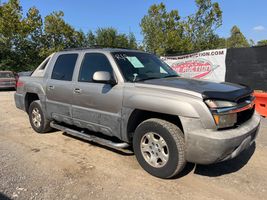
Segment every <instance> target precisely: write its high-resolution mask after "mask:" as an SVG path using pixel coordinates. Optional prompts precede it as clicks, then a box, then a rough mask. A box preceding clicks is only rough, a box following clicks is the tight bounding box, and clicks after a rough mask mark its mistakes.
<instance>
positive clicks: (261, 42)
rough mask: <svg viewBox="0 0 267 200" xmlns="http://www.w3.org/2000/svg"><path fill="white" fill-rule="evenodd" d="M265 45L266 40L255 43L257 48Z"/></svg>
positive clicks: (266, 43)
mask: <svg viewBox="0 0 267 200" xmlns="http://www.w3.org/2000/svg"><path fill="white" fill-rule="evenodd" d="M266 45H267V40H260V41H258V42H257V46H266Z"/></svg>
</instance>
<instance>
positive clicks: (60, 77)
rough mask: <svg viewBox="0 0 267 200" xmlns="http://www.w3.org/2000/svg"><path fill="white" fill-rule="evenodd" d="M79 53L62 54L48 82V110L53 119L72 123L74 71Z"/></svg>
mask: <svg viewBox="0 0 267 200" xmlns="http://www.w3.org/2000/svg"><path fill="white" fill-rule="evenodd" d="M77 60H78V53H64V54H60V55H59V56H58V57H57V59H56V61H55V64H54V67H53V70H52V73H51V76H50V78H48V79H47V83H46V95H47V100H46V106H47V108H46V109H47V112H48V115H49V116H50V117H52V118H53V119H55V120H57V121H60V122H65V123H68V124H72V119H71V104H72V98H73V82H72V77H73V72H74V69H75V66H76V62H77Z"/></svg>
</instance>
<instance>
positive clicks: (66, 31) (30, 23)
mask: <svg viewBox="0 0 267 200" xmlns="http://www.w3.org/2000/svg"><path fill="white" fill-rule="evenodd" d="M63 17H64V13H63V12H62V11H59V12H53V13H51V14H50V15H48V16H46V17H45V19H44V22H43V20H42V17H41V15H40V13H39V11H38V9H37V8H35V7H33V8H30V9H29V10H28V12H27V13H26V17H23V13H22V8H21V6H20V2H19V0H9V1H8V2H7V3H3V4H1V5H0V70H13V71H24V70H33V69H34V68H36V66H38V64H40V63H41V61H42V60H43V59H44V58H45V57H47V56H48V55H50V54H51V53H53V52H55V51H59V50H62V49H66V48H76V47H87V46H92V45H102V46H107V47H112V46H116V47H123V48H137V43H136V40H135V37H134V35H133V34H132V33H130V34H129V35H128V36H127V35H125V34H119V33H118V32H117V30H116V29H113V28H106V29H98V30H97V31H96V33H95V34H94V33H93V32H91V31H89V33H88V34H87V35H86V34H84V32H83V31H81V30H79V31H77V30H75V29H74V28H73V27H72V26H71V25H69V24H68V23H66V22H65V20H64V18H63Z"/></svg>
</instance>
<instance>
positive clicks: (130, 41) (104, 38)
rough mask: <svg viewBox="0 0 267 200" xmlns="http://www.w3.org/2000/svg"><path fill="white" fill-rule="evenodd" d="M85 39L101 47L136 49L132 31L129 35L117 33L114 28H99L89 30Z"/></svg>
mask: <svg viewBox="0 0 267 200" xmlns="http://www.w3.org/2000/svg"><path fill="white" fill-rule="evenodd" d="M87 40H88V43H89V44H90V45H99V46H101V47H117V48H131V49H137V43H136V39H135V36H134V35H133V33H130V34H129V36H127V35H125V34H119V33H118V31H117V30H116V29H114V28H99V29H97V31H96V33H95V34H94V33H93V32H91V31H90V32H89V33H88V35H87Z"/></svg>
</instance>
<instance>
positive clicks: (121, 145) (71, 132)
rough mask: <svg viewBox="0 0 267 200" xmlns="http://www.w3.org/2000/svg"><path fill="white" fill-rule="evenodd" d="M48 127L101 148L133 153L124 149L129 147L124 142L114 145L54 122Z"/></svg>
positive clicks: (114, 143)
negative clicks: (98, 145)
mask: <svg viewBox="0 0 267 200" xmlns="http://www.w3.org/2000/svg"><path fill="white" fill-rule="evenodd" d="M50 126H51V127H52V128H54V129H58V130H61V131H63V132H65V133H67V134H69V135H71V136H74V137H78V138H81V139H84V140H87V141H89V142H95V143H97V144H100V145H103V146H107V147H110V148H113V149H117V150H121V151H123V152H124V153H133V152H132V151H130V150H128V149H126V148H128V147H129V146H130V145H129V144H128V143H126V142H120V143H116V142H113V141H111V140H108V139H104V138H101V137H97V136H95V135H89V134H86V133H84V132H83V131H77V130H74V129H71V128H68V127H66V126H62V125H59V124H57V123H56V122H54V121H52V122H50Z"/></svg>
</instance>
